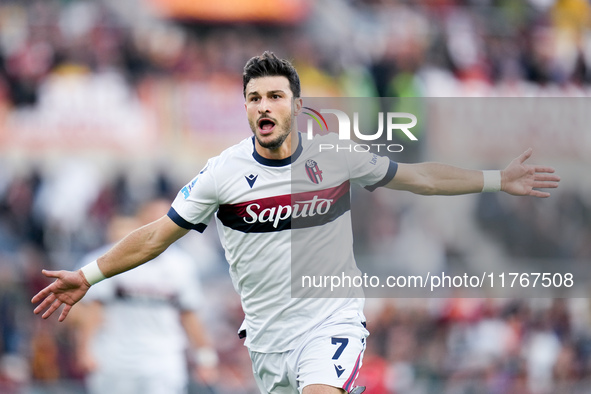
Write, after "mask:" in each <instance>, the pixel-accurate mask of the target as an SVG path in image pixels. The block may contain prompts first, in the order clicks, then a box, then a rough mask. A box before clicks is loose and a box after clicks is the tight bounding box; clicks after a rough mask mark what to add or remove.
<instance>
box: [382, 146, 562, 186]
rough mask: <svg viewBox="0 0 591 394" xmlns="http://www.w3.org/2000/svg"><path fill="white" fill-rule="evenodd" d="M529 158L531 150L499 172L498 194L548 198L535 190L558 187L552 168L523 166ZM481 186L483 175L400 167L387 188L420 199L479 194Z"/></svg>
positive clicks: (442, 167) (445, 167)
mask: <svg viewBox="0 0 591 394" xmlns="http://www.w3.org/2000/svg"><path fill="white" fill-rule="evenodd" d="M531 155H532V149H531V148H530V149H528V150H526V151H525V152H524V153H522V154H521V155H520V156H519V157H517V158H515V159H514V160H513V161H511V163H509V165H508V166H507V167H506V168H505V169H504V170H502V171H500V190H502V191H504V192H506V193H509V194H512V195H515V196H534V197H548V196H550V193H548V192H546V191H540V190H536V189H539V188H542V189H545V188H550V189H553V188H557V187H558V182H559V181H560V177H559V176H558V175H554V168H552V167H548V166H538V165H531V164H525V161H526V160H527V159H529V157H530V156H531ZM484 185H485V183H484V175H483V172H482V171H478V170H467V169H463V168H459V167H454V166H450V165H447V164H441V163H418V164H402V163H401V164H399V165H398V171H397V172H396V176H395V177H394V179H392V181H390V183H388V184H387V185H386V187H388V188H390V189H396V190H407V191H410V192H413V193H416V194H423V195H458V194H468V193H479V192H481V191H483V186H484Z"/></svg>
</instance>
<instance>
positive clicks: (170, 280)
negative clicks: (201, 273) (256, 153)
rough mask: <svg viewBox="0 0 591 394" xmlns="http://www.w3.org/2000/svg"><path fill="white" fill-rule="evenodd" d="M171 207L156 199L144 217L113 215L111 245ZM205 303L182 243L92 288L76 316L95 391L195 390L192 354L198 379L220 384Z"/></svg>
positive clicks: (80, 355)
mask: <svg viewBox="0 0 591 394" xmlns="http://www.w3.org/2000/svg"><path fill="white" fill-rule="evenodd" d="M169 206H170V203H169V202H166V201H165V200H161V199H156V200H151V201H149V202H147V203H145V204H143V205H142V207H141V209H140V210H139V212H138V215H137V216H136V217H127V216H115V217H113V218H112V219H111V221H110V223H109V227H108V238H109V240H110V241H111V242H117V241H119V240H120V239H122V238H123V237H124V236H125V235H127V234H128V233H129V232H130V231H132V230H134V229H136V228H137V227H139V226H141V225H143V224H147V223H149V222H152V221H153V220H155V219H156V218H158V217H160V216H162V215H163V214H165V213H166V212H167V211H168V207H169ZM111 246H112V245H107V246H105V247H102V248H99V249H98V250H96V251H93V252H91V253H90V254H89V255H88V256H86V258H85V259H84V261H85V262H88V261H90V260H93V259H94V258H96V257H99V256H101V255H102V254H103V253H104V252H105V251H106V250H108V249H110V247H111ZM164 278H166V281H165V282H164V283H163V281H162V279H164ZM203 301H204V295H203V293H202V291H201V286H200V283H199V278H198V275H197V272H196V269H195V264H194V261H193V257H192V256H190V255H189V254H187V253H185V252H183V251H182V250H181V249H180V248H178V247H174V245H173V246H172V247H171V248H169V249H168V250H167V251H166V252H165V253H162V254H161V255H160V256H158V257H156V258H155V259H154V260H153V261H152V262H151V263H150V264H145V265H143V266H141V267H138V268H137V269H136V270H133V271H128V272H125V273H123V274H121V275H118V276H116V277H115V278H113V279H112V280H109V281H104V282H101V283H99V284H97V285H96V286H92V288H91V289H90V290H89V291H88V293H87V294H86V296H85V297H84V299H83V300H82V302H81V303H80V304H79V305H78V306H77V307H76V308H74V310H72V315H73V316H70V319H69V320H73V323H74V327H75V328H76V344H77V346H76V348H77V361H78V364H79V366H80V367H81V370H82V371H83V372H85V373H86V388H87V391H88V393H89V394H103V393H129V394H133V393H137V394H149V393H153V394H159V393H171V394H172V393H178V394H182V393H187V392H188V391H187V389H188V387H189V375H188V373H187V355H189V357H191V358H193V359H194V360H190V361H191V362H190V365H192V366H195V377H196V378H198V379H199V380H200V381H202V382H203V383H205V384H213V383H215V378H216V376H217V368H216V366H217V353H216V351H215V349H213V347H212V346H211V343H210V341H209V339H208V335H207V332H206V331H205V330H204V325H203V323H202V320H201V318H200V316H199V312H198V311H199V309H200V308H201V305H202V304H203ZM72 318H73V319H72ZM188 348H190V349H192V350H191V351H189V352H187V349H188Z"/></svg>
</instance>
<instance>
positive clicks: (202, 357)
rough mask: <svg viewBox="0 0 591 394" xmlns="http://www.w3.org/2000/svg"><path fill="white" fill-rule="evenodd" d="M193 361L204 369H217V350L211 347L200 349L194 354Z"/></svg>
mask: <svg viewBox="0 0 591 394" xmlns="http://www.w3.org/2000/svg"><path fill="white" fill-rule="evenodd" d="M193 357H194V358H193V360H194V361H195V363H196V364H197V365H200V366H202V367H215V366H216V365H218V361H219V359H218V354H217V352H216V351H215V349H213V348H210V347H200V348H199V349H196V350H195V351H194V353H193Z"/></svg>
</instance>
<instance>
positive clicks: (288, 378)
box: [249, 318, 369, 394]
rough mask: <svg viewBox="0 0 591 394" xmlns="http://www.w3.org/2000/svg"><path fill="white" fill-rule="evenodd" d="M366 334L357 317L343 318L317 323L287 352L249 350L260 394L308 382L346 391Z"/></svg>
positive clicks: (284, 392) (283, 392) (294, 393)
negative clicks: (336, 321) (318, 324)
mask: <svg viewBox="0 0 591 394" xmlns="http://www.w3.org/2000/svg"><path fill="white" fill-rule="evenodd" d="M368 335H369V332H368V331H367V330H366V329H365V327H364V325H363V324H362V322H361V321H359V319H356V318H355V319H354V318H351V319H343V320H342V321H339V322H338V323H334V322H332V323H329V322H326V323H324V324H322V325H320V326H318V327H317V328H316V329H314V330H312V331H311V332H310V333H309V334H307V335H306V336H305V337H303V338H302V341H301V342H300V344H299V345H298V347H296V348H295V349H293V350H290V351H287V352H283V353H258V352H254V351H251V350H249V353H250V359H251V360H252V369H253V372H254V377H255V380H256V382H257V385H258V387H259V389H260V390H261V393H264V394H268V393H269V394H299V393H301V392H302V390H303V388H304V387H306V386H308V385H311V384H324V385H328V386H333V387H338V388H342V389H344V390H345V391H346V392H349V390H350V389H351V388H352V387H353V383H354V382H355V379H356V378H357V375H358V374H359V368H360V367H361V361H362V359H363V352H364V350H365V339H366V338H367V336H368Z"/></svg>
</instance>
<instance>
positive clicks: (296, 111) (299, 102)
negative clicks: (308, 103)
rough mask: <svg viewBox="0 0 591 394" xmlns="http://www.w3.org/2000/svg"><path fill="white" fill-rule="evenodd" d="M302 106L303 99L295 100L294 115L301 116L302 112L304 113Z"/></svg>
mask: <svg viewBox="0 0 591 394" xmlns="http://www.w3.org/2000/svg"><path fill="white" fill-rule="evenodd" d="M302 106H303V101H302V99H301V98H299V97H298V98H295V99H293V114H294V115H296V116H297V115H299V114H300V112H302Z"/></svg>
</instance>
